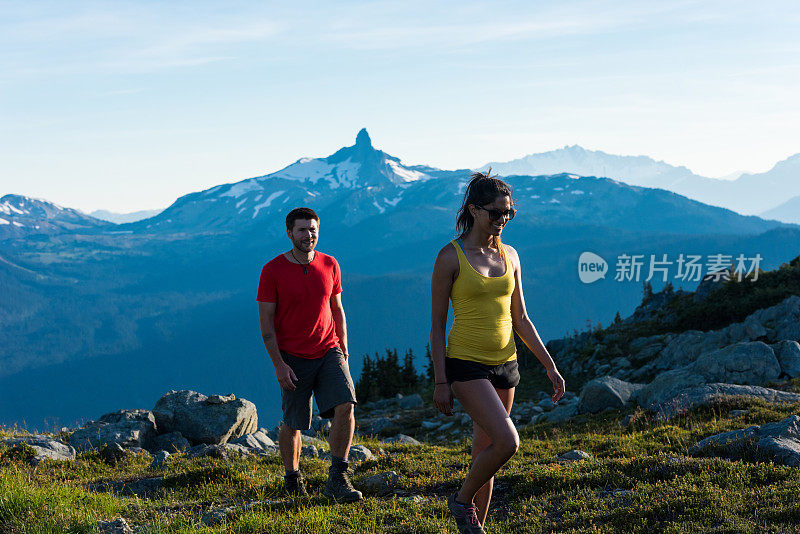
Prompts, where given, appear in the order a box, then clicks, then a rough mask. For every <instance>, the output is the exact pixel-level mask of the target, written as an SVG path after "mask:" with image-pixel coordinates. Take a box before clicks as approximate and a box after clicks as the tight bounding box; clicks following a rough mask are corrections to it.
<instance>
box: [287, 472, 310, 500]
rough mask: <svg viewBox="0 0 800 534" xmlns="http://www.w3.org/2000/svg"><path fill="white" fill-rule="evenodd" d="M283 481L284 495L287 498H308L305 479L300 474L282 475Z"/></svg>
mask: <svg viewBox="0 0 800 534" xmlns="http://www.w3.org/2000/svg"><path fill="white" fill-rule="evenodd" d="M283 481H284V483H285V485H286V493H288V494H289V497H308V491H307V490H306V479H305V478H303V475H302V474H300V473H297V474H294V475H284V476H283Z"/></svg>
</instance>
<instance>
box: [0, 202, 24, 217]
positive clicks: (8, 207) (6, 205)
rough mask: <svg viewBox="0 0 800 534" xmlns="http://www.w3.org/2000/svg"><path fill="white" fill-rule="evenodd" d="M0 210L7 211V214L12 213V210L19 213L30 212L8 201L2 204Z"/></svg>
mask: <svg viewBox="0 0 800 534" xmlns="http://www.w3.org/2000/svg"><path fill="white" fill-rule="evenodd" d="M0 211H2V212H3V213H5V214H7V215H11V214H12V212H13V213H18V214H20V215H26V214H28V212H27V211H23V210H21V209H19V208H17V207H16V206H14V205H13V204H11V203H10V202H8V201H6V202H3V203H2V204H0Z"/></svg>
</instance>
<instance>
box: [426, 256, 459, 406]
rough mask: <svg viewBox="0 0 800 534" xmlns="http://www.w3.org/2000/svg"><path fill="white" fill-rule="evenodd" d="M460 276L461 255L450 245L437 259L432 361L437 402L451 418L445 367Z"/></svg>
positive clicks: (450, 402) (432, 283)
mask: <svg viewBox="0 0 800 534" xmlns="http://www.w3.org/2000/svg"><path fill="white" fill-rule="evenodd" d="M457 275H458V256H457V255H456V250H455V248H453V245H451V244H449V243H448V244H447V245H446V246H445V247H444V248H442V250H440V251H439V255H438V256H436V262H435V263H434V264H433V275H432V276H431V358H432V359H433V373H434V377H435V382H436V386H435V387H434V391H433V403H434V404H435V405H436V408H437V409H438V410H439V411H440V412H442V413H444V414H447V415H452V412H453V394H452V392H451V391H450V387H449V386H448V385H447V375H446V374H445V368H444V356H445V328H446V327H447V310H448V307H449V303H450V291H451V290H452V288H453V280H455V277H456V276H457Z"/></svg>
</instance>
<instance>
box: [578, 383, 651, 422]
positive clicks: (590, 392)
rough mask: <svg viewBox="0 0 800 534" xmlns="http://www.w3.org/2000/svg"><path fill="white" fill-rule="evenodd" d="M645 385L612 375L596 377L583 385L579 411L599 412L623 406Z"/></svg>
mask: <svg viewBox="0 0 800 534" xmlns="http://www.w3.org/2000/svg"><path fill="white" fill-rule="evenodd" d="M643 387H644V384H632V383H630V382H625V381H624V380H620V379H618V378H614V377H612V376H604V377H602V378H595V379H594V380H590V381H589V382H587V383H586V385H584V386H583V389H582V390H581V394H580V397H579V399H578V411H580V412H582V413H597V412H601V411H603V410H605V409H606V408H614V409H619V408H622V407H623V406H625V405H626V404H627V403H628V401H629V400H630V399H631V396H632V395H633V394H634V393H635V392H637V391H639V390H640V389H642V388H643Z"/></svg>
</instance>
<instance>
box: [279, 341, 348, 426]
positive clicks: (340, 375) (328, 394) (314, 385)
mask: <svg viewBox="0 0 800 534" xmlns="http://www.w3.org/2000/svg"><path fill="white" fill-rule="evenodd" d="M281 356H283V361H284V362H286V364H287V365H288V366H289V367H291V368H292V371H294V374H295V376H297V383H296V384H295V385H296V386H297V389H295V390H294V391H291V390H288V389H283V388H281V407H282V408H283V422H284V424H286V426H288V427H289V428H292V429H294V430H308V429H309V428H311V396H312V394H313V395H314V396H315V397H316V399H317V408H319V415H320V417H324V418H326V419H329V418H331V417H333V411H334V408H336V407H337V406H338V405H340V404H343V403H345V402H352V403H353V404H356V390H355V388H354V387H353V379H352V378H351V377H350V367H349V366H348V365H347V360H345V359H344V353H343V352H342V350H341V349H340V348H339V347H334V348H332V349H330V350H329V351H328V352H326V353H325V355H324V356H323V357H321V358H314V359H313V360H310V359H307V358H298V357H297V356H292V355H291V354H288V353H286V352H281Z"/></svg>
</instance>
